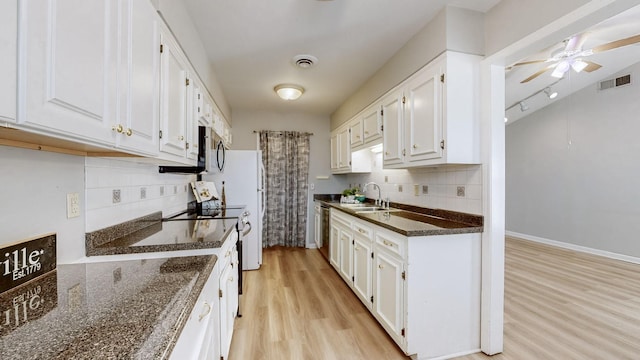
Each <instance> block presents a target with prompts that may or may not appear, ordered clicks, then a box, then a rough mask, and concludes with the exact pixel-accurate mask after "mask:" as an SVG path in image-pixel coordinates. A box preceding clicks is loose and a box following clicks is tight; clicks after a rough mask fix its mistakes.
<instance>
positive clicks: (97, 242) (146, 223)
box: [85, 212, 238, 256]
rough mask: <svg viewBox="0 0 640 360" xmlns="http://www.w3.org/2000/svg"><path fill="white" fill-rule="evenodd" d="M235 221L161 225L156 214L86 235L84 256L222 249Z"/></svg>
mask: <svg viewBox="0 0 640 360" xmlns="http://www.w3.org/2000/svg"><path fill="white" fill-rule="evenodd" d="M237 222H238V220H237V219H200V220H197V219H193V220H175V221H162V213H160V212H157V213H153V214H150V215H147V216H143V217H140V218H137V219H133V220H131V221H127V222H125V223H122V224H118V225H115V226H111V227H108V228H105V229H101V230H97V231H94V232H90V233H87V234H86V237H85V245H86V246H85V248H86V254H87V256H97V255H117V254H138V253H148V252H163V251H175V250H196V249H216V248H219V247H221V246H222V244H223V242H224V240H225V239H226V238H227V236H228V235H229V233H231V231H234V230H235V226H236V223H237Z"/></svg>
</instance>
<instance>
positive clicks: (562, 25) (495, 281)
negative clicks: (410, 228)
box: [480, 0, 640, 355]
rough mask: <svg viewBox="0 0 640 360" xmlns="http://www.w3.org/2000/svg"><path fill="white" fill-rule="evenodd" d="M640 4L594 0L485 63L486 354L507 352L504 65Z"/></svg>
mask: <svg viewBox="0 0 640 360" xmlns="http://www.w3.org/2000/svg"><path fill="white" fill-rule="evenodd" d="M637 5H640V0H592V1H589V2H587V3H585V4H584V5H582V6H580V7H578V8H576V9H575V10H574V11H572V12H570V13H568V14H567V15H564V16H562V17H560V18H558V19H557V20H555V21H553V22H551V23H549V24H547V25H545V26H543V27H541V28H539V29H538V30H537V31H535V32H533V33H531V34H529V35H527V36H525V37H523V38H522V39H520V40H518V41H516V42H514V43H513V44H511V45H509V46H507V47H506V48H504V49H502V50H500V51H498V52H496V53H495V54H492V55H490V56H487V57H486V58H485V59H484V60H483V61H482V63H481V67H480V71H481V90H482V91H481V98H480V102H481V103H480V105H481V142H480V143H481V147H482V148H481V153H482V164H483V166H482V175H483V194H482V196H483V199H485V201H484V202H483V207H484V208H483V214H484V232H483V234H482V305H481V307H482V308H481V349H482V351H483V352H484V353H486V354H489V355H493V354H497V353H500V352H502V351H503V330H504V236H505V123H504V108H505V83H504V66H505V65H508V64H511V63H513V62H515V61H518V60H520V59H522V58H524V57H526V56H527V55H529V54H532V53H534V52H537V51H539V50H540V49H543V48H545V47H548V46H551V45H553V44H555V43H558V42H560V41H562V40H563V39H565V38H567V37H569V36H571V35H573V34H575V33H578V32H581V31H584V30H585V29H587V28H589V27H591V26H593V25H595V24H597V23H599V22H601V21H603V20H605V19H607V18H609V17H611V16H613V15H615V14H618V13H620V12H622V11H624V10H627V9H629V8H631V7H633V6H637Z"/></svg>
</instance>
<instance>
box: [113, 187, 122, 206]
mask: <svg viewBox="0 0 640 360" xmlns="http://www.w3.org/2000/svg"><path fill="white" fill-rule="evenodd" d="M111 198H112V201H113V203H114V204H117V203H119V202H120V200H122V198H121V197H120V189H114V190H113V193H112V196H111Z"/></svg>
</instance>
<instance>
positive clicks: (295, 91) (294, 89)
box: [273, 84, 304, 100]
mask: <svg viewBox="0 0 640 360" xmlns="http://www.w3.org/2000/svg"><path fill="white" fill-rule="evenodd" d="M273 90H274V91H275V92H276V94H278V96H279V97H280V98H281V99H282V100H296V99H297V98H299V97H300V96H301V95H302V93H304V88H303V87H302V86H298V85H292V84H280V85H277V86H276V87H274V88H273Z"/></svg>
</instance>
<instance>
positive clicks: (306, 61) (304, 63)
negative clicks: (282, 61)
mask: <svg viewBox="0 0 640 360" xmlns="http://www.w3.org/2000/svg"><path fill="white" fill-rule="evenodd" d="M317 63H318V58H317V57H315V56H313V55H296V56H294V57H293V64H294V65H295V66H297V67H299V68H301V69H308V68H310V67H313V66H314V65H315V64H317Z"/></svg>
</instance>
